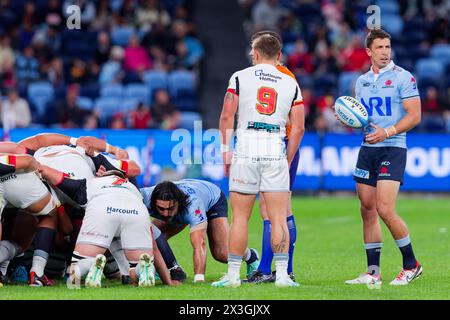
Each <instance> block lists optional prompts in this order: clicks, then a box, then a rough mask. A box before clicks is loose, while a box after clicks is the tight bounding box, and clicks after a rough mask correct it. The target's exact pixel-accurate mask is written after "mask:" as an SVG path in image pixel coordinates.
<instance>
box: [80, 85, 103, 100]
mask: <svg viewBox="0 0 450 320" xmlns="http://www.w3.org/2000/svg"><path fill="white" fill-rule="evenodd" d="M99 90H100V89H99V86H98V84H97V83H90V84H86V85H82V86H81V89H80V95H81V96H83V97H89V98H91V99H96V98H98V97H99Z"/></svg>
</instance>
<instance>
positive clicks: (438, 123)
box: [419, 86, 445, 132]
mask: <svg viewBox="0 0 450 320" xmlns="http://www.w3.org/2000/svg"><path fill="white" fill-rule="evenodd" d="M441 105H442V101H440V99H439V92H438V90H437V88H436V87H433V86H429V87H428V88H427V89H426V96H425V99H423V102H422V120H421V122H420V126H419V130H421V131H428V132H436V131H445V120H444V117H443V116H442V111H443V110H442V108H441Z"/></svg>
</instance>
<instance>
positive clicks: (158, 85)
mask: <svg viewBox="0 0 450 320" xmlns="http://www.w3.org/2000/svg"><path fill="white" fill-rule="evenodd" d="M142 78H143V80H144V82H145V84H147V86H148V87H149V89H150V91H151V94H152V95H153V92H154V91H155V90H158V89H167V88H168V75H167V73H166V72H165V71H160V70H149V71H146V72H144V74H143V76H142Z"/></svg>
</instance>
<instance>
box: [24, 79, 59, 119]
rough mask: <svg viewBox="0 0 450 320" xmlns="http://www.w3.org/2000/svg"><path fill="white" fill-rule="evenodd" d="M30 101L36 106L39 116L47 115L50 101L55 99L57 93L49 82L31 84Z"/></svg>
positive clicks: (29, 88)
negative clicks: (46, 111)
mask: <svg viewBox="0 0 450 320" xmlns="http://www.w3.org/2000/svg"><path fill="white" fill-rule="evenodd" d="M27 95H28V100H29V101H30V102H31V103H32V104H33V105H34V106H35V108H36V111H37V112H38V114H39V116H42V115H44V114H45V108H46V105H47V103H48V102H49V101H51V100H53V99H54V95H55V91H54V89H53V86H52V85H51V84H50V83H49V82H45V81H40V82H33V83H30V85H29V86H28V92H27Z"/></svg>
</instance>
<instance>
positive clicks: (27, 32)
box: [0, 0, 204, 129]
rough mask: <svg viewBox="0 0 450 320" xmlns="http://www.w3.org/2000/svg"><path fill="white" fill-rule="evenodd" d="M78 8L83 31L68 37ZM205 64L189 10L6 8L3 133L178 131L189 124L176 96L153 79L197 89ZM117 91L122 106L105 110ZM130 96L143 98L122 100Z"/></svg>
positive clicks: (177, 3)
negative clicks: (184, 79) (136, 93)
mask: <svg viewBox="0 0 450 320" xmlns="http://www.w3.org/2000/svg"><path fill="white" fill-rule="evenodd" d="M72 4H75V5H77V6H79V8H80V13H81V30H69V29H68V28H67V24H66V22H67V20H68V18H70V16H71V14H73V12H72V11H70V10H69V11H68V10H67V8H68V6H70V5H72ZM203 55H204V49H203V45H202V43H201V41H200V40H199V39H198V38H197V37H196V26H195V24H194V23H193V21H192V3H191V1H189V0H94V1H92V0H73V1H69V0H61V1H60V0H48V1H47V0H45V1H42V0H35V1H25V0H0V79H1V82H0V87H1V88H0V89H1V100H0V110H1V113H0V123H1V125H2V126H3V127H7V128H9V129H10V128H16V127H30V126H37V127H39V126H46V127H63V128H86V129H92V128H97V127H110V128H116V129H122V128H136V129H142V128H163V129H172V128H176V127H178V126H180V125H182V123H181V122H182V116H183V110H180V108H179V106H178V105H177V99H178V98H179V97H178V96H177V91H176V90H172V89H173V88H171V87H170V86H169V85H168V84H167V83H168V82H167V81H166V82H164V84H161V81H156V80H153V79H156V78H154V77H152V76H154V75H157V76H158V77H162V79H165V80H167V78H169V77H170V76H171V74H175V73H177V74H179V73H181V74H184V73H187V74H189V75H192V79H194V78H195V77H197V76H198V74H199V68H200V65H201V61H202V58H203ZM147 78H148V79H149V80H148V81H147V80H146V79H147ZM189 79H191V78H189ZM155 81H156V82H157V83H158V84H159V85H156V86H155V85H153V84H154V83H155ZM191 82H192V86H194V85H195V83H194V81H191ZM175 83H177V81H175ZM116 85H118V86H120V88H121V89H123V90H124V95H123V100H121V99H122V96H120V97H117V99H118V100H117V105H115V106H113V107H111V108H110V109H108V110H106V109H104V106H107V105H108V104H107V103H105V100H106V99H107V98H109V97H108V96H105V95H104V94H103V92H107V91H105V90H106V89H105V88H107V87H108V86H109V87H111V86H116ZM127 87H130V88H131V89H130V90H133V89H134V90H137V89H136V87H137V88H138V89H139V90H140V92H141V93H142V96H143V97H144V98H142V99H137V100H136V99H134V100H133V99H132V100H130V99H128V100H125V98H126V96H125V89H126V88H127ZM130 92H131V91H130ZM108 95H109V94H108ZM194 99H195V97H194ZM191 102H192V101H191ZM122 103H127V105H128V107H127V110H126V112H121V104H122ZM194 104H195V100H194ZM191 105H192V103H191ZM191 109H192V110H191V111H197V110H196V106H195V105H194V106H193V107H191Z"/></svg>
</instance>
